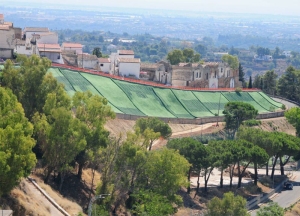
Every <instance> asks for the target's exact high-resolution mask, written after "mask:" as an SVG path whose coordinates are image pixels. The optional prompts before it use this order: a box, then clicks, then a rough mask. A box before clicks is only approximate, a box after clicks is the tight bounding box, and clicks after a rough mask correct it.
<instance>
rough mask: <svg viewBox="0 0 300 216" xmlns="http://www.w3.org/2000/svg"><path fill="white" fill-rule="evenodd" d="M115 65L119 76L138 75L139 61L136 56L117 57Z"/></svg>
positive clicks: (137, 76)
mask: <svg viewBox="0 0 300 216" xmlns="http://www.w3.org/2000/svg"><path fill="white" fill-rule="evenodd" d="M117 67H118V71H119V75H120V76H134V77H136V78H139V77H140V70H141V61H140V59H138V58H118V60H117Z"/></svg>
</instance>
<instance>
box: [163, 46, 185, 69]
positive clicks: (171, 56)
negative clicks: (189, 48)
mask: <svg viewBox="0 0 300 216" xmlns="http://www.w3.org/2000/svg"><path fill="white" fill-rule="evenodd" d="M167 60H169V61H170V63H171V65H176V64H179V63H180V62H183V61H184V56H183V53H182V51H181V50H179V49H174V50H172V51H171V52H169V53H168V55H167Z"/></svg>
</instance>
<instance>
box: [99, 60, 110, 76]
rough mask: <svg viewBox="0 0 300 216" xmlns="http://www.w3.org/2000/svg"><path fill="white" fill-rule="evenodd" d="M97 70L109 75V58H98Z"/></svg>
mask: <svg viewBox="0 0 300 216" xmlns="http://www.w3.org/2000/svg"><path fill="white" fill-rule="evenodd" d="M98 61H99V69H100V70H101V71H103V72H105V73H111V62H110V59H109V58H99V59H98Z"/></svg>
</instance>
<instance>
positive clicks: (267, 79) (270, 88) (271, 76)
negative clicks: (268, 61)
mask: <svg viewBox="0 0 300 216" xmlns="http://www.w3.org/2000/svg"><path fill="white" fill-rule="evenodd" d="M276 79H277V74H276V73H275V72H274V70H271V71H267V72H266V73H265V74H264V76H263V82H264V83H263V85H264V92H266V93H267V94H272V95H275V90H276Z"/></svg>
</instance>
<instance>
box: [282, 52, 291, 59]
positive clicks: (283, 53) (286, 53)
mask: <svg viewBox="0 0 300 216" xmlns="http://www.w3.org/2000/svg"><path fill="white" fill-rule="evenodd" d="M282 55H284V56H285V57H287V58H289V57H291V56H292V52H291V51H283V52H282Z"/></svg>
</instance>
